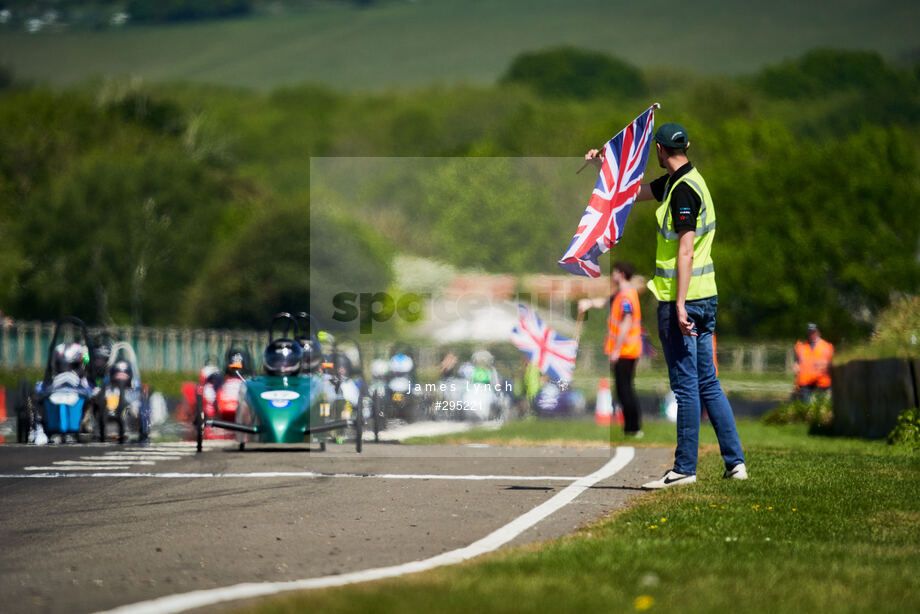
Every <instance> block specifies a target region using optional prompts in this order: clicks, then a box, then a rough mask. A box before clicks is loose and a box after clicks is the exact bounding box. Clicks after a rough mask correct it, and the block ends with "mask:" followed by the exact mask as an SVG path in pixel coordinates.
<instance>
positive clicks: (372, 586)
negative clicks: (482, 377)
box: [241, 420, 920, 614]
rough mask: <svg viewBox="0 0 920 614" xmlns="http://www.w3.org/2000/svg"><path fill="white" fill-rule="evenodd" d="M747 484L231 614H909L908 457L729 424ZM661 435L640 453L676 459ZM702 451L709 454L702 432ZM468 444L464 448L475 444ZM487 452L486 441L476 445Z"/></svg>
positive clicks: (918, 584) (713, 485) (522, 426)
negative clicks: (450, 562)
mask: <svg viewBox="0 0 920 614" xmlns="http://www.w3.org/2000/svg"><path fill="white" fill-rule="evenodd" d="M738 427H739V432H740V435H741V439H742V441H743V442H744V444H745V447H746V456H747V461H748V467H749V469H750V472H751V479H750V480H748V481H746V482H736V481H731V480H722V479H719V478H718V477H717V476H719V475H720V474H721V471H722V461H721V458H720V457H719V455H718V452H717V451H712V452H708V453H706V454H704V455H703V456H702V457H701V464H700V470H699V474H700V481H699V482H697V483H696V484H694V485H692V486H687V487H683V488H672V489H668V490H664V491H658V492H649V493H645V494H642V495H641V496H640V497H639V498H638V499H636V504H635V505H634V506H632V507H629V508H627V509H625V510H623V511H621V512H619V513H617V514H614V515H612V516H610V517H609V518H607V519H604V520H602V521H600V522H598V523H596V524H594V525H591V526H587V527H582V528H581V529H580V530H579V531H578V532H577V533H575V534H573V535H571V536H568V537H564V538H561V539H557V540H554V541H552V542H549V543H547V544H545V545H542V546H536V545H534V546H526V547H519V548H512V549H508V550H504V551H501V552H498V553H495V554H492V555H488V556H484V557H480V558H478V559H476V560H475V561H471V562H469V563H466V564H462V565H455V566H450V567H444V568H439V569H436V570H433V571H430V572H426V573H422V574H416V575H411V576H406V577H403V578H399V579H393V580H385V581H380V582H374V583H367V584H362V585H357V586H349V587H345V588H341V589H331V590H323V591H314V592H308V593H301V594H294V595H290V596H286V597H282V598H278V599H275V600H272V601H268V602H265V603H262V604H259V605H258V606H250V607H248V608H245V609H243V610H241V611H244V612H252V613H259V614H269V613H271V614H281V613H288V612H291V613H292V612H306V611H321V612H370V611H373V612H410V613H411V612H432V611H438V612H538V611H539V612H554V613H556V612H579V613H582V612H631V611H651V612H674V611H679V612H699V613H701V614H703V613H705V614H710V613H712V612H764V613H771V614H772V613H774V612H872V613H880V612H909V611H917V610H918V609H920V579H918V575H917V570H918V569H920V457H918V456H917V455H916V454H911V453H910V452H909V451H905V450H904V449H901V448H897V447H893V446H888V445H887V444H885V443H883V442H878V441H863V440H856V439H836V438H829V437H810V436H808V435H807V434H806V428H807V427H805V426H785V427H776V426H764V425H761V424H759V423H756V422H751V421H743V420H742V421H739V423H738ZM506 428H508V429H513V432H512V431H510V430H509V431H508V432H504V433H503V432H502V431H498V432H497V433H496V432H492V433H491V437H494V438H498V439H504V440H514V439H517V438H519V437H532V438H534V439H542V440H544V441H545V440H548V439H550V438H552V435H553V434H556V435H562V436H563V437H565V438H568V439H571V440H583V441H593V442H597V443H600V442H602V441H604V440H605V439H606V438H607V437H608V436H609V435H608V430H607V429H603V428H598V427H594V426H593V425H592V424H590V423H586V424H583V425H577V426H572V425H570V424H568V423H567V424H564V425H562V424H560V423H558V422H538V421H533V422H529V423H516V424H512V425H509V426H508V427H506ZM668 430H670V431H673V425H668V427H667V428H664V427H662V428H657V427H656V428H650V429H647V431H646V432H647V433H648V435H647V437H646V438H645V440H643V441H648V442H658V443H659V444H660V445H668V446H672V445H673V432H671V433H670V434H669V433H668ZM702 431H703V437H702V441H703V442H704V443H712V442H713V441H714V437H712V433H711V431H712V429H711V428H709V427H708V425H706V426H704V427H703V430H702ZM474 436H475V435H474ZM484 437H485V435H484Z"/></svg>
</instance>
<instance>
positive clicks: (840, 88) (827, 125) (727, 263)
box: [0, 2, 920, 341]
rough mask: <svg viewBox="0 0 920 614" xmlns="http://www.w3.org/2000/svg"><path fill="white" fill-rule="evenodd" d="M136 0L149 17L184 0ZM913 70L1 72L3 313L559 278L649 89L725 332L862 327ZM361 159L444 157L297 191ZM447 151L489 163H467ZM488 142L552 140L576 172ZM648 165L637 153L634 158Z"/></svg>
mask: <svg viewBox="0 0 920 614" xmlns="http://www.w3.org/2000/svg"><path fill="white" fill-rule="evenodd" d="M10 4H12V3H9V2H7V3H6V5H7V6H9V5H10ZM31 4H32V5H35V4H37V3H31ZM58 4H59V5H60V6H63V4H65V3H58ZM99 4H104V3H99ZM112 4H119V5H125V4H127V3H112ZM132 4H136V5H138V6H140V5H142V4H145V3H142V2H136V3H132ZM149 4H151V6H153V5H156V6H157V7H159V8H156V9H150V10H151V11H152V12H151V16H150V19H151V20H168V19H170V17H169V15H170V13H169V10H172V9H170V7H173V6H174V5H175V6H178V5H180V4H182V5H183V6H184V7H185V9H188V10H191V8H190V7H192V6H193V5H195V6H197V4H196V3H178V2H177V3H149ZM204 4H209V5H212V6H214V7H218V6H220V7H223V8H222V9H221V10H227V11H231V10H249V8H251V7H250V6H249V5H251V3H246V2H225V3H204ZM136 10H137V12H136V13H135V14H136V15H142V14H144V13H143V12H142V11H141V10H140V9H139V8H138V9H136ZM157 11H159V12H157ZM918 74H920V73H918V70H917V68H916V66H915V65H913V64H909V63H900V64H896V63H892V62H890V61H886V60H885V59H883V58H882V57H881V56H880V55H879V54H877V53H874V52H864V51H846V50H834V49H817V50H813V51H810V52H808V53H806V54H804V55H802V56H801V57H798V58H794V59H788V60H784V61H782V62H780V63H777V64H773V65H770V66H767V67H765V68H763V69H762V70H759V71H757V72H755V73H753V74H747V75H736V76H710V75H701V74H696V73H693V72H690V71H686V70H676V69H670V68H645V69H639V68H637V67H636V66H633V65H631V64H630V63H628V62H626V61H624V60H622V59H618V58H614V57H610V56H606V55H603V54H601V53H598V52H597V51H593V50H586V49H578V48H575V47H572V46H555V47H551V48H549V49H546V50H542V51H532V52H526V53H523V54H521V55H519V56H518V57H517V58H515V59H514V60H513V61H512V62H511V63H510V65H509V66H508V67H507V69H506V71H505V74H504V75H503V76H502V77H501V78H500V79H499V80H498V82H497V83H496V84H495V85H451V86H446V85H431V86H423V87H417V88H414V89H411V90H407V89H402V90H387V91H382V92H363V93H359V92H343V91H336V90H332V89H327V88H325V87H322V86H318V85H309V84H303V85H291V86H284V87H279V88H275V89H271V90H269V91H257V90H250V89H241V88H234V87H224V86H217V85H203V84H199V83H179V82H166V83H156V84H153V83H146V82H140V81H137V80H130V79H111V78H107V79H100V78H96V79H91V80H87V81H83V82H80V83H79V84H77V85H70V86H66V87H64V88H58V89H49V88H47V87H44V86H39V85H32V84H28V83H26V82H22V81H19V80H17V79H16V75H15V73H14V72H12V71H10V70H9V69H3V70H2V71H0V88H2V89H0V134H2V135H3V138H2V139H0V258H2V262H3V266H2V267H0V282H2V286H0V309H2V311H3V313H4V314H5V315H9V316H13V317H17V318H28V319H51V318H55V317H58V316H61V315H65V314H69V313H77V314H80V315H82V316H83V317H85V318H86V319H87V320H89V321H93V322H100V323H110V322H117V323H134V324H157V325H164V324H177V325H194V326H228V327H229V326H239V327H248V326H253V327H260V326H262V325H263V324H264V318H265V314H266V313H270V312H272V311H276V310H278V309H281V308H290V307H291V305H301V304H305V303H306V302H307V300H308V299H310V298H312V299H313V300H321V301H328V300H330V297H319V296H314V297H309V293H310V288H311V287H313V288H321V287H323V283H322V280H323V279H341V278H342V277H346V276H348V275H352V276H354V275H356V272H358V273H357V274H359V276H360V277H361V279H362V283H373V284H375V285H376V286H377V287H378V289H379V290H386V289H388V288H389V287H390V284H391V283H392V282H393V280H394V279H395V278H396V271H394V265H393V262H394V257H395V256H397V255H399V254H403V253H408V254H414V255H420V256H424V257H427V258H432V259H436V260H438V261H440V262H443V263H446V264H449V265H451V266H454V267H459V268H477V269H480V270H484V271H491V272H511V273H516V274H526V273H538V272H545V273H560V272H561V269H559V268H558V267H557V266H556V265H555V262H556V260H557V259H558V257H559V256H560V255H561V253H562V252H563V251H564V250H565V248H566V246H567V245H568V242H569V241H570V240H571V237H572V234H573V232H574V230H575V226H576V225H577V222H578V220H579V218H580V216H581V213H582V212H583V210H584V206H585V204H586V202H587V199H588V196H589V194H590V190H591V188H592V187H593V183H594V180H595V179H594V177H591V176H589V175H591V173H583V174H582V175H581V176H579V177H577V178H576V177H575V175H574V171H575V169H577V168H578V166H579V165H580V157H581V156H582V154H583V153H584V152H585V151H586V150H587V149H588V148H590V147H596V146H598V145H600V144H601V143H603V142H604V141H605V140H606V139H609V138H610V137H612V136H613V135H614V134H615V133H616V132H617V131H619V130H620V129H621V128H622V127H623V126H625V125H626V124H627V123H628V122H629V121H631V120H632V119H633V118H634V117H635V116H636V115H638V114H639V113H640V112H642V111H643V110H644V109H645V108H646V107H647V106H648V104H650V103H651V102H653V101H658V102H661V103H662V110H661V111H659V112H658V114H657V118H656V119H657V122H658V123H659V124H660V123H663V122H665V121H677V122H680V123H682V124H684V125H685V126H686V127H687V128H688V131H689V133H690V135H691V141H692V147H691V150H690V158H691V160H692V161H693V162H694V163H695V164H696V165H697V166H698V167H699V168H700V170H701V172H702V173H703V175H704V176H705V177H706V179H707V181H708V183H709V185H710V188H711V191H712V192H713V195H714V198H715V202H716V206H717V207H718V210H719V237H718V241H717V245H716V253H715V259H716V263H717V267H718V282H719V289H720V305H721V307H720V318H721V319H720V333H721V334H725V335H726V336H734V337H741V338H770V337H772V338H777V337H781V338H793V337H798V336H801V334H802V328H803V324H804V322H807V321H818V322H820V323H821V328H822V331H824V332H825V336H826V337H828V338H829V339H831V340H834V341H840V340H842V339H850V340H854V341H855V340H860V339H866V338H868V336H869V335H870V333H871V331H872V330H873V328H874V326H875V323H876V321H877V319H878V314H879V313H880V312H881V311H882V310H883V309H884V308H886V307H887V306H888V305H890V304H891V303H892V302H893V301H897V300H900V299H901V298H902V297H909V296H913V295H917V294H918V293H920V218H918V216H917V215H916V214H915V211H916V210H917V204H918V202H920V172H918V171H920V159H918V151H917V147H916V145H915V140H916V139H915V138H914V137H913V135H914V134H915V133H916V131H917V129H918V128H920V84H918ZM356 156H359V157H394V156H417V157H422V158H424V157H456V158H458V159H457V160H456V161H454V162H450V163H448V164H442V165H439V166H437V167H433V168H432V170H431V173H428V174H426V173H422V174H419V175H417V176H415V177H414V178H412V179H411V180H407V179H406V178H405V177H402V176H392V177H388V176H387V175H386V173H381V174H379V175H375V176H374V177H373V181H370V182H364V183H362V188H361V189H362V190H363V192H362V193H355V194H349V193H348V191H347V190H344V191H341V192H340V193H336V189H335V186H329V185H324V186H323V190H328V191H329V192H328V193H326V192H324V194H326V195H327V196H328V197H324V198H323V200H322V203H319V202H317V204H315V205H314V206H313V207H312V208H311V188H312V187H313V186H311V182H312V179H311V158H318V157H324V158H332V157H356ZM461 157H485V158H494V160H491V161H490V162H489V163H488V164H486V165H485V166H483V167H477V168H482V169H483V170H482V171H481V172H479V173H478V174H476V175H475V177H472V178H471V177H470V176H469V174H468V173H464V172H463V169H462V166H463V164H464V161H463V160H460V159H459V158H461ZM507 157H530V158H534V159H539V158H541V157H556V158H558V157H570V158H571V170H570V171H569V170H568V167H566V168H567V170H566V173H570V174H571V177H568V176H567V177H566V178H565V179H564V180H563V179H555V178H553V177H552V176H548V175H547V174H546V169H528V168H527V167H526V165H525V166H524V167H518V166H517V165H515V164H514V163H513V162H512V161H511V160H509V159H506V158H507ZM661 172H663V171H661V170H660V169H658V168H657V165H656V163H655V160H654V157H652V159H651V161H650V164H649V167H648V170H647V174H646V177H647V178H648V179H652V178H654V177H656V176H658V175H659V174H660V173H661ZM573 182H574V183H573ZM573 185H574V186H575V189H576V190H577V191H576V192H575V194H576V196H575V197H571V198H568V197H565V195H566V194H570V193H571V190H572V186H573ZM567 190H568V191H567ZM356 200H367V201H370V202H373V203H375V207H376V208H375V209H374V211H372V212H368V211H367V210H364V209H362V208H361V207H358V206H356V204H355V201H356ZM653 209H654V207H653V206H651V205H645V206H643V205H639V206H637V207H636V208H635V209H634V211H633V214H632V215H631V217H630V221H629V224H628V227H627V232H626V237H625V238H624V240H623V241H622V242H621V243H620V245H618V247H617V248H616V249H615V250H614V258H615V259H617V260H630V261H633V262H635V263H636V264H637V265H638V272H639V273H641V274H643V275H647V276H650V273H651V271H652V268H653V266H654V265H653V262H654V239H653V237H654V220H653ZM311 225H312V226H311ZM309 237H314V238H317V237H320V238H321V239H322V240H321V241H316V240H314V244H312V245H311V244H310V243H309V240H308V238H309ZM311 259H312V262H311ZM311 271H312V274H313V275H314V279H313V280H311V279H310V278H309V275H310V272H311Z"/></svg>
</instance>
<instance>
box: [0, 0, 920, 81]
mask: <svg viewBox="0 0 920 614" xmlns="http://www.w3.org/2000/svg"><path fill="white" fill-rule="evenodd" d="M918 22H920V4H918V3H916V2H911V1H909V0H907V1H905V0H896V1H890V2H885V3H878V2H870V1H867V0H841V1H840V2H836V3H834V4H833V6H830V5H828V4H827V3H826V2H818V1H815V0H801V1H792V0H777V1H776V2H772V3H758V4H756V5H755V6H753V7H752V6H750V5H749V4H748V3H739V2H729V1H725V0H722V1H718V0H702V1H699V2H694V3H676V2H669V1H667V0H648V1H646V2H643V3H630V2H610V1H609V0H583V1H582V2H578V3H566V2H559V1H554V0H502V1H491V0H419V1H414V2H409V1H387V2H379V3H377V4H376V5H374V6H371V7H370V8H366V9H356V8H354V7H353V6H352V5H351V4H348V3H341V4H339V3H319V4H314V5H310V6H309V7H308V8H306V9H301V10H296V11H292V12H286V13H281V14H275V15H258V16H254V17H250V18H246V19H236V20H225V21H214V22H209V23H200V24H187V25H174V26H158V27H140V26H138V27H132V26H128V27H126V28H122V29H119V30H108V31H88V30H87V31H78V30H73V29H70V30H67V29H64V30H63V31H46V32H40V33H37V34H27V33H25V32H22V31H14V30H11V29H9V28H7V29H0V64H3V65H6V66H7V67H9V68H11V69H12V70H13V72H14V74H16V75H17V76H18V77H20V78H24V79H26V80H31V81H37V82H47V83H52V84H58V85H60V84H67V83H73V82H77V81H81V80H83V79H85V78H87V77H90V76H93V75H118V76H127V75H131V76H136V77H141V78H143V79H146V80H150V81H190V82H208V83H220V84H227V85H233V86H243V87H249V88H258V89H272V88H275V87H278V86H281V85H289V84H294V83H302V82H316V83H322V84H326V85H330V86H333V87H335V88H340V89H346V90H380V89H386V88H396V87H407V86H408V87H415V86H421V85H426V84H433V83H443V84H452V83H472V84H486V83H493V82H494V81H495V80H496V79H497V78H498V77H499V76H500V75H501V74H502V73H503V72H504V71H505V70H506V69H507V67H508V65H509V63H510V61H511V59H512V58H513V57H515V56H516V55H517V54H519V53H521V52H522V51H528V50H534V49H542V48H546V47H549V46H555V45H574V46H578V47H584V48H589V49H597V50H600V51H604V52H607V53H610V54H612V55H615V56H618V57H621V58H623V59H625V60H627V61H630V62H632V63H634V64H636V65H639V66H641V67H644V68H649V67H668V68H669V69H674V68H690V69H691V70H693V71H696V72H702V73H707V74H739V73H746V72H753V71H754V70H756V69H758V68H760V67H761V66H763V65H764V64H767V63H775V62H778V61H780V60H783V59H785V58H789V57H792V56H797V55H800V54H801V53H803V52H805V51H806V50H808V49H812V48H815V47H835V48H849V49H867V50H875V51H878V52H880V53H881V54H882V55H883V56H885V57H887V58H888V59H892V60H897V59H900V58H903V57H907V56H913V57H915V56H916V54H917V51H918V48H920V45H918V43H917V38H916V33H915V32H916V27H915V24H917V23H918ZM911 24H914V25H911Z"/></svg>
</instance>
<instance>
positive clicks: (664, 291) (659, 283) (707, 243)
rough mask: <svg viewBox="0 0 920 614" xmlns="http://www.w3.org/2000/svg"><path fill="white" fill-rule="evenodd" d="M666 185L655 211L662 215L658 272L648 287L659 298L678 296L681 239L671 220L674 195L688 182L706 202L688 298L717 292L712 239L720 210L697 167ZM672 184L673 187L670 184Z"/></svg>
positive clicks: (700, 217) (698, 228) (695, 243)
mask: <svg viewBox="0 0 920 614" xmlns="http://www.w3.org/2000/svg"><path fill="white" fill-rule="evenodd" d="M670 183H671V180H670V179H668V183H667V184H666V185H665V194H666V196H665V199H664V201H663V202H662V203H661V205H660V206H659V207H658V210H657V211H656V212H655V216H656V217H657V219H658V248H657V249H656V251H655V276H654V277H653V278H652V279H650V280H649V282H648V289H649V290H651V291H652V294H654V295H655V297H656V298H657V299H658V300H659V301H676V300H677V248H678V245H679V243H680V241H679V238H680V237H679V236H678V234H677V232H675V231H674V224H673V221H672V220H671V195H672V194H673V193H674V188H676V187H677V185H678V184H681V183H686V184H687V185H688V186H690V188H691V189H692V190H693V191H694V192H696V193H697V194H698V195H699V197H700V200H701V201H702V204H701V205H700V212H699V215H697V217H696V236H695V238H694V240H693V272H692V274H691V277H690V287H689V288H688V289H687V300H688V301H692V300H695V299H701V298H708V297H710V296H715V295H716V294H717V292H716V273H715V267H714V266H713V263H712V241H713V239H714V238H715V236H716V210H715V207H713V205H712V197H711V196H710V195H709V188H707V187H706V182H705V181H703V176H702V175H700V173H699V171H697V170H696V169H695V168H694V169H691V170H690V172H688V173H686V174H685V175H683V176H682V177H681V178H680V179H678V180H677V182H676V183H675V184H674V185H673V186H670ZM669 186H670V190H669V189H668V187H669Z"/></svg>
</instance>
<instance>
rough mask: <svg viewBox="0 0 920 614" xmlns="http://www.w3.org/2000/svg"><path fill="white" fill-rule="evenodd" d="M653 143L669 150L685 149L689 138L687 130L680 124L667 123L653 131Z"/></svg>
mask: <svg viewBox="0 0 920 614" xmlns="http://www.w3.org/2000/svg"><path fill="white" fill-rule="evenodd" d="M655 141H656V142H658V143H661V144H662V145H663V146H664V147H670V148H671V149H687V146H688V145H689V144H690V137H689V136H688V135H687V129H686V128H684V127H683V126H681V125H680V124H675V123H674V122H668V123H666V124H664V125H662V126H661V127H660V128H658V130H656V131H655Z"/></svg>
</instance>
